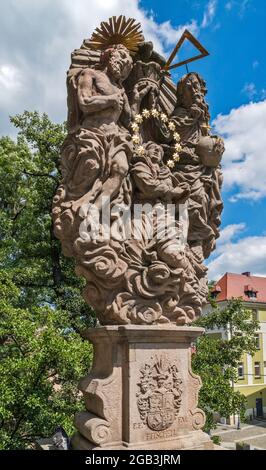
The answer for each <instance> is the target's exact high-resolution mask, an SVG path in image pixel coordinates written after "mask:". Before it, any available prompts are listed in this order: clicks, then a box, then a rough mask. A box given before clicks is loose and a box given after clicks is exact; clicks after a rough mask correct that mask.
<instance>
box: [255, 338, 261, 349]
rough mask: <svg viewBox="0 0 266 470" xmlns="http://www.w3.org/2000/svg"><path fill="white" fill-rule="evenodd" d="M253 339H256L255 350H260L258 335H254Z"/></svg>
mask: <svg viewBox="0 0 266 470" xmlns="http://www.w3.org/2000/svg"><path fill="white" fill-rule="evenodd" d="M255 339H256V348H257V349H260V335H255Z"/></svg>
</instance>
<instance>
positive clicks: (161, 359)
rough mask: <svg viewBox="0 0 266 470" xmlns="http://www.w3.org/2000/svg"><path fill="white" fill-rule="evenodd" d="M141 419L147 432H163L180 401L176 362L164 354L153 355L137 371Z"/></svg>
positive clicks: (177, 410) (176, 412) (180, 384)
mask: <svg viewBox="0 0 266 470" xmlns="http://www.w3.org/2000/svg"><path fill="white" fill-rule="evenodd" d="M137 385H138V387H139V391H138V393H137V405H138V410H139V413H140V417H141V419H142V421H143V422H145V423H146V424H147V426H148V427H149V428H150V429H153V430H154V431H163V430H164V429H167V428H169V427H170V426H171V424H173V422H174V421H175V418H176V417H177V415H178V413H179V409H180V406H181V400H182V392H183V389H182V380H181V378H180V375H179V370H178V367H177V364H176V363H171V362H170V360H169V357H168V356H167V355H166V354H161V355H158V356H157V355H156V356H154V357H152V358H151V360H150V362H149V363H145V364H144V365H143V366H142V367H141V369H140V382H139V383H138V384H137Z"/></svg>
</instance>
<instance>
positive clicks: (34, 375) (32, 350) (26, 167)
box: [0, 112, 95, 449]
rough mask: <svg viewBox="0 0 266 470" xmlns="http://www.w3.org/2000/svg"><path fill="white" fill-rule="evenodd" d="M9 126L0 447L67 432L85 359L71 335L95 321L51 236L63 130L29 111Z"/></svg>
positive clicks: (2, 199) (2, 143)
mask: <svg viewBox="0 0 266 470" xmlns="http://www.w3.org/2000/svg"><path fill="white" fill-rule="evenodd" d="M11 121H12V123H13V124H14V125H15V127H16V128H17V129H18V131H19V132H18V138H17V141H16V142H15V141H14V140H12V139H11V138H9V137H3V138H1V139H0V182H1V184H0V239H1V247H0V267H1V278H0V289H1V304H0V307H1V308H0V312H1V317H0V340H1V343H0V359H1V378H2V380H1V385H0V389H1V390H0V395H1V405H0V440H1V444H0V445H1V447H2V448H8V449H9V448H10V449H11V448H12V449H15V448H25V446H28V445H29V443H30V442H33V441H34V439H35V438H36V436H41V435H42V436H43V435H50V434H51V433H52V432H53V428H54V426H55V425H64V426H65V427H66V428H67V430H68V431H70V430H71V428H72V419H73V414H74V411H75V409H77V408H78V407H79V397H78V392H77V382H78V377H80V376H81V375H83V374H84V373H86V370H87V369H88V367H89V364H90V360H91V349H90V346H89V345H88V344H87V343H86V342H84V341H83V340H82V337H81V336H80V335H79V331H80V330H81V329H82V328H84V327H86V326H88V325H92V324H94V322H95V319H94V316H93V312H92V311H91V310H90V309H89V307H88V306H87V305H86V304H85V302H84V301H83V300H82V297H81V295H80V291H81V289H82V286H83V285H84V282H83V280H82V279H79V278H77V276H75V274H74V267H73V263H72V261H71V260H69V259H67V258H65V257H64V256H62V253H61V248H60V243H59V242H58V241H57V240H56V239H55V237H54V235H53V227H52V221H51V204H52V198H53V195H54V193H55V190H56V188H57V186H58V184H59V178H60V172H59V169H58V167H59V154H60V147H61V145H62V142H63V139H64V137H65V128H64V125H58V124H53V123H52V122H51V121H50V120H49V118H48V116H47V115H45V114H44V115H42V116H40V115H39V114H38V113H37V112H34V113H30V112H24V113H23V114H22V115H18V116H15V117H13V118H11Z"/></svg>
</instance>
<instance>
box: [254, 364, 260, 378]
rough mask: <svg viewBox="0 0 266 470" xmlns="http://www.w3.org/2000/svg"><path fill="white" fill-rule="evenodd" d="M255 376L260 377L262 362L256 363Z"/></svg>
mask: <svg viewBox="0 0 266 470" xmlns="http://www.w3.org/2000/svg"><path fill="white" fill-rule="evenodd" d="M254 372H255V377H260V362H255V363H254Z"/></svg>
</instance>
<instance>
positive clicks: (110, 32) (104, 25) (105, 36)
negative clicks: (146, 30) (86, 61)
mask: <svg viewBox="0 0 266 470" xmlns="http://www.w3.org/2000/svg"><path fill="white" fill-rule="evenodd" d="M140 28H141V26H140V23H136V20H134V18H128V19H126V17H125V16H124V15H120V16H118V18H117V17H116V16H112V17H111V18H109V20H108V21H102V22H101V25H100V27H99V28H96V29H95V31H94V32H93V34H92V36H91V38H90V40H89V42H88V43H87V46H89V47H90V48H91V49H98V50H99V49H100V50H103V49H106V48H107V47H108V46H111V45H113V44H123V45H124V46H125V47H126V48H127V49H128V50H129V52H130V54H131V55H135V54H136V52H137V51H138V47H139V45H140V44H141V43H143V41H144V37H143V34H142V31H141V30H140Z"/></svg>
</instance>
